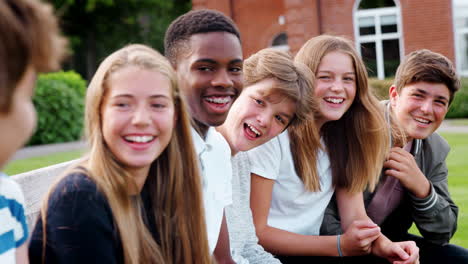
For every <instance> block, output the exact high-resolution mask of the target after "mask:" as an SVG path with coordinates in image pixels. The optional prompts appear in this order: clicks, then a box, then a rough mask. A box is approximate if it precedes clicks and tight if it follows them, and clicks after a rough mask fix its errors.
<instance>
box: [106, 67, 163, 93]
mask: <svg viewBox="0 0 468 264" xmlns="http://www.w3.org/2000/svg"><path fill="white" fill-rule="evenodd" d="M171 90H172V87H171V82H170V80H169V78H168V77H167V76H166V75H164V74H162V73H160V72H158V71H156V70H149V69H142V68H139V67H137V66H126V67H124V68H122V69H119V70H117V71H116V72H114V73H112V74H111V75H110V78H109V95H116V94H122V93H127V94H138V95H149V96H151V95H154V94H164V95H169V94H170V93H171Z"/></svg>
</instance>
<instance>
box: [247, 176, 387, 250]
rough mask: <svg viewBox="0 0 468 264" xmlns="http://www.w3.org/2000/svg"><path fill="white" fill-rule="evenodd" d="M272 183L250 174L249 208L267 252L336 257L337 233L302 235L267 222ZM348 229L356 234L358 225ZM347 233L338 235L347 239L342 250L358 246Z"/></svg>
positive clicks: (272, 181)
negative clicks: (332, 234) (333, 234)
mask: <svg viewBox="0 0 468 264" xmlns="http://www.w3.org/2000/svg"><path fill="white" fill-rule="evenodd" d="M273 184H274V180H270V179H266V178H263V177H261V176H258V175H256V174H253V173H252V174H251V196H250V207H251V209H252V214H253V220H254V224H255V228H256V232H257V236H258V238H259V240H260V244H261V245H262V246H263V247H264V248H265V249H266V250H267V251H269V252H271V253H273V254H278V255H286V256H293V255H301V256H338V255H339V253H338V248H337V236H310V235H301V234H297V233H292V232H288V231H285V230H282V229H278V228H274V227H271V226H269V225H268V223H267V220H268V213H269V210H270V204H271V198H272V191H273ZM358 226H359V225H358ZM349 229H350V232H353V234H354V233H359V230H358V228H357V227H354V226H352V225H351V226H350V227H349ZM374 229H376V228H374ZM377 232H378V231H377ZM348 235H349V234H344V235H343V236H342V237H341V239H343V237H345V240H346V242H345V243H341V250H342V251H343V252H354V251H353V250H352V248H357V247H359V244H358V242H359V241H356V240H353V237H355V236H352V237H350V238H349V239H348V238H346V236H348ZM363 254H364V253H363Z"/></svg>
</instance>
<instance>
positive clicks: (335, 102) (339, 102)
mask: <svg viewBox="0 0 468 264" xmlns="http://www.w3.org/2000/svg"><path fill="white" fill-rule="evenodd" d="M325 101H327V102H329V103H333V104H341V103H342V102H343V101H344V99H343V98H325Z"/></svg>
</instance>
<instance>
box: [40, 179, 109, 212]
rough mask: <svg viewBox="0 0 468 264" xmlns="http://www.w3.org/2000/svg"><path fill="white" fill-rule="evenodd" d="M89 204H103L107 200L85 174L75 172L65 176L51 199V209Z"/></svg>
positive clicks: (54, 190) (53, 191)
mask: <svg viewBox="0 0 468 264" xmlns="http://www.w3.org/2000/svg"><path fill="white" fill-rule="evenodd" d="M89 202H100V203H102V202H106V199H105V198H104V195H103V194H102V193H101V192H100V191H99V189H98V187H97V185H96V183H95V182H94V181H93V180H92V179H91V178H90V177H89V176H88V175H87V174H86V173H85V172H81V171H75V172H71V173H69V174H67V175H65V176H64V177H63V178H62V179H61V180H60V181H59V182H58V183H57V185H56V186H55V187H54V189H53V190H52V192H51V194H50V197H49V208H50V207H54V206H56V205H64V204H68V203H72V204H73V205H74V206H77V205H79V204H82V203H83V204H86V203H89ZM106 203H107V202H106Z"/></svg>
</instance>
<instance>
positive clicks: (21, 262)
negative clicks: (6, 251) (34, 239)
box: [15, 243, 29, 264]
mask: <svg viewBox="0 0 468 264" xmlns="http://www.w3.org/2000/svg"><path fill="white" fill-rule="evenodd" d="M15 255H16V264H28V263H29V260H28V243H23V245H21V246H20V247H19V248H17V249H16V252H15Z"/></svg>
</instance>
